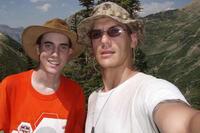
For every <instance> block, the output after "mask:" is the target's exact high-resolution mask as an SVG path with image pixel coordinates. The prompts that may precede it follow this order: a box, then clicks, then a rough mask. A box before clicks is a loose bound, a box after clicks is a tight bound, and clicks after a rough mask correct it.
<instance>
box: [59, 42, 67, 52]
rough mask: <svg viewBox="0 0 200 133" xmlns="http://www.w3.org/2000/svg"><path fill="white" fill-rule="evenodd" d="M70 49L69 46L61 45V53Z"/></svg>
mask: <svg viewBox="0 0 200 133" xmlns="http://www.w3.org/2000/svg"><path fill="white" fill-rule="evenodd" d="M68 49H69V44H61V45H60V50H61V51H66V50H68Z"/></svg>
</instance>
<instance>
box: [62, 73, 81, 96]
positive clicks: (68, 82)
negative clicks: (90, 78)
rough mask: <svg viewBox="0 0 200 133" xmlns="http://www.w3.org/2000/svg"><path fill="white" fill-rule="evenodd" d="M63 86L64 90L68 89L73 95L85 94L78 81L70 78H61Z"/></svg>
mask: <svg viewBox="0 0 200 133" xmlns="http://www.w3.org/2000/svg"><path fill="white" fill-rule="evenodd" d="M61 84H62V86H63V87H64V88H67V90H68V91H70V92H71V93H83V88H82V87H81V86H80V84H79V83H78V82H77V81H74V80H72V79H70V78H68V77H65V76H63V75H62V76H61Z"/></svg>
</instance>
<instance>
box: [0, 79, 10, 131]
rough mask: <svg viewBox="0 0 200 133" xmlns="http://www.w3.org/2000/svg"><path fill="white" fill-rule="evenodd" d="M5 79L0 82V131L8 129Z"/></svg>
mask: <svg viewBox="0 0 200 133" xmlns="http://www.w3.org/2000/svg"><path fill="white" fill-rule="evenodd" d="M6 91H7V79H4V80H3V81H2V82H0V131H1V130H4V131H5V130H6V129H8V126H9V125H8V124H9V110H8V101H7V99H8V98H7V92H6Z"/></svg>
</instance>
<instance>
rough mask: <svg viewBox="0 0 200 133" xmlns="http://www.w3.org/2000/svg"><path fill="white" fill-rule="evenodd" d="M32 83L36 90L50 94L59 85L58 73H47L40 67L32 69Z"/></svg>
mask: <svg viewBox="0 0 200 133" xmlns="http://www.w3.org/2000/svg"><path fill="white" fill-rule="evenodd" d="M32 85H33V87H34V89H35V90H36V91H38V92H40V93H42V94H52V93H54V92H55V91H56V90H57V89H58V87H59V85H60V75H53V74H49V73H47V72H45V71H43V70H40V69H38V70H34V71H33V74H32Z"/></svg>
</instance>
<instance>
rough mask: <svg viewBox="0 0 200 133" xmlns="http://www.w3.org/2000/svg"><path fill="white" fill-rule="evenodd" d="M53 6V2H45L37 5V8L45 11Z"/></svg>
mask: <svg viewBox="0 0 200 133" xmlns="http://www.w3.org/2000/svg"><path fill="white" fill-rule="evenodd" d="M50 7H51V4H49V3H45V4H43V5H41V6H37V7H36V8H37V9H39V10H41V11H43V12H47V11H48V10H49V8H50Z"/></svg>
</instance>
